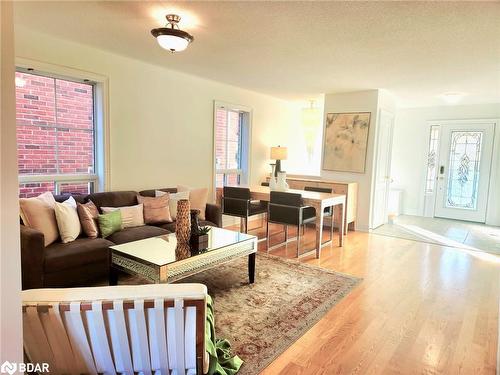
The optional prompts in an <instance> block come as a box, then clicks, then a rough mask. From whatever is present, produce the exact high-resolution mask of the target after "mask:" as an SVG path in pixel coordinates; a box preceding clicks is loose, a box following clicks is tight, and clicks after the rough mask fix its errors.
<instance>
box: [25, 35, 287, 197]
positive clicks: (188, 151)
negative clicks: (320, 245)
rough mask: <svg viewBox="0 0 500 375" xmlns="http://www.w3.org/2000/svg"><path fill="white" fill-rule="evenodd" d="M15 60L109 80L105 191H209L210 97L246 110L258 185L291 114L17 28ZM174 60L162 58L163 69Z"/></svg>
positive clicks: (280, 106)
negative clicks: (174, 188) (188, 188)
mask: <svg viewBox="0 0 500 375" xmlns="http://www.w3.org/2000/svg"><path fill="white" fill-rule="evenodd" d="M16 56H18V57H22V58H28V59H34V60H39V61H43V62H46V63H51V64H58V65H63V66H67V67H71V68H74V69H80V70H85V71H89V72H93V73H97V74H100V75H104V76H106V77H108V79H109V119H110V137H109V139H110V181H109V182H110V184H109V185H108V188H109V189H111V190H117V189H143V188H144V189H145V188H153V187H164V186H175V185H176V184H178V183H179V184H188V185H192V186H207V187H208V186H210V187H211V186H212V183H213V182H212V170H213V160H212V154H213V101H214V100H219V101H224V102H229V103H234V104H239V105H244V106H248V107H251V108H252V110H253V123H252V147H251V172H250V175H251V183H259V182H260V181H261V179H262V178H263V176H264V174H265V173H268V172H269V165H268V162H269V147H270V146H271V145H274V144H278V143H279V142H280V140H281V139H282V134H283V132H284V131H285V129H286V127H287V124H288V122H289V120H290V117H291V113H292V111H291V109H290V108H291V105H290V104H289V103H288V102H286V101H283V100H280V99H276V98H273V97H270V96H266V95H262V94H258V93H255V92H251V91H248V90H244V89H240V88H237V87H233V86H229V85H225V84H221V83H217V82H214V81H210V80H206V79H202V78H199V77H195V76H190V75H186V74H183V73H179V72H175V71H171V70H169V69H165V68H162V67H159V66H156V65H150V64H147V63H144V62H141V61H138V60H133V59H130V58H127V57H123V56H119V55H115V54H111V53H108V52H106V51H102V50H98V49H95V48H91V47H88V46H83V45H79V44H75V43H73V42H69V41H64V40H61V39H55V38H54V37H52V36H48V35H42V34H39V33H33V32H32V31H30V30H27V29H25V28H21V27H19V28H17V27H16ZM175 58H176V56H175V55H170V54H169V53H165V65H166V66H168V61H169V60H170V59H175ZM221 69H223V67H221Z"/></svg>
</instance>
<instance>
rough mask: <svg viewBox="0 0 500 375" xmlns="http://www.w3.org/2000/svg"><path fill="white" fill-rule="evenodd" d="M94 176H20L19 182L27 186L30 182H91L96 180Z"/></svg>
mask: <svg viewBox="0 0 500 375" xmlns="http://www.w3.org/2000/svg"><path fill="white" fill-rule="evenodd" d="M98 178H99V177H98V176H97V175H96V174H45V175H29V174H25V175H20V176H19V178H18V179H19V182H20V183H23V184H29V183H32V182H52V181H54V182H72V181H78V182H79V181H82V182H83V181H91V182H95V181H97V180H98Z"/></svg>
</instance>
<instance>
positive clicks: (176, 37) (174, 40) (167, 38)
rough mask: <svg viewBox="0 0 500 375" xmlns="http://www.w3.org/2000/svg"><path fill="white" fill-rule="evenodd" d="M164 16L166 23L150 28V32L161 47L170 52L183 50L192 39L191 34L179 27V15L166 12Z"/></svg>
mask: <svg viewBox="0 0 500 375" xmlns="http://www.w3.org/2000/svg"><path fill="white" fill-rule="evenodd" d="M166 18H167V25H166V26H165V27H160V28H157V29H153V30H151V34H153V36H154V37H155V38H156V40H157V41H158V44H159V45H160V46H161V47H162V48H164V49H166V50H169V51H170V52H172V53H174V52H180V51H184V50H185V49H186V48H187V46H188V45H189V43H191V42H192V41H193V39H194V38H193V36H192V35H191V34H189V33H187V32H185V31H183V30H181V29H179V26H178V23H179V21H180V20H181V17H179V16H178V15H176V14H167V15H166Z"/></svg>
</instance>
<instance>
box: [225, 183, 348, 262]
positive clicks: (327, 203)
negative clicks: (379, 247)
mask: <svg viewBox="0 0 500 375" xmlns="http://www.w3.org/2000/svg"><path fill="white" fill-rule="evenodd" d="M240 187H248V188H249V189H250V197H251V199H252V200H260V201H267V202H269V201H270V200H271V189H270V188H269V187H268V186H260V185H256V186H240ZM286 192H288V193H297V194H300V195H301V196H302V202H303V204H304V206H310V207H313V208H314V209H315V211H316V219H315V226H316V240H315V248H314V249H312V250H310V251H308V252H306V253H305V254H302V255H301V256H304V255H308V254H309V253H310V252H311V251H316V258H317V259H320V257H321V248H322V247H323V246H326V245H329V244H330V243H331V242H332V240H333V228H334V222H335V224H336V225H337V226H338V240H339V246H340V247H341V246H343V245H344V215H345V205H346V195H345V194H334V193H323V192H317V191H308V190H298V189H288V190H286ZM222 195H223V188H222V187H218V188H217V189H216V199H217V203H218V204H219V205H220V204H221V202H222ZM335 206H339V207H340V208H339V209H338V210H337V211H336V212H337V213H338V214H339V216H340V217H332V223H331V224H330V239H329V240H328V241H325V242H322V238H323V224H324V222H325V208H328V207H331V208H332V212H335V210H334V209H333V207H335Z"/></svg>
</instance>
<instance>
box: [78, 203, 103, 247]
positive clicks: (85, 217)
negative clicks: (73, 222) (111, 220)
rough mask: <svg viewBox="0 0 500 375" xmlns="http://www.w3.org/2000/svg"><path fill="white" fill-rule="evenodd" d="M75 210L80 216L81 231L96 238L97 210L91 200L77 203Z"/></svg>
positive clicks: (97, 230) (97, 231)
mask: <svg viewBox="0 0 500 375" xmlns="http://www.w3.org/2000/svg"><path fill="white" fill-rule="evenodd" d="M76 210H77V212H78V217H79V218H80V224H81V225H82V228H83V233H85V235H86V236H87V237H89V238H97V236H99V227H98V226H97V217H98V216H99V210H98V209H97V206H96V205H95V204H94V202H92V201H88V202H87V203H84V204H82V203H77V206H76Z"/></svg>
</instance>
